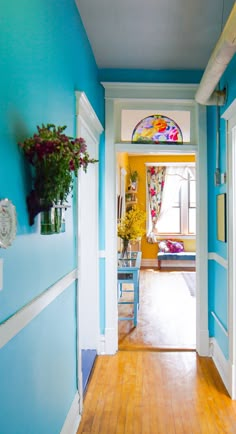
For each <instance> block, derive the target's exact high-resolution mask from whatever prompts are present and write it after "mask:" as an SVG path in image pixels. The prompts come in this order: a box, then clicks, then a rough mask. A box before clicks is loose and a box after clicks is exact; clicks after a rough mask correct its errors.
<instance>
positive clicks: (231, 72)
mask: <svg viewBox="0 0 236 434" xmlns="http://www.w3.org/2000/svg"><path fill="white" fill-rule="evenodd" d="M235 71H236V57H235V56H234V58H233V59H232V61H231V62H230V64H229V66H228V68H227V69H226V71H225V73H224V75H223V77H222V79H221V81H220V88H224V87H225V86H226V87H227V101H226V104H225V105H224V106H223V107H221V108H220V113H219V116H221V115H222V113H223V112H224V111H225V110H226V109H227V107H229V105H230V104H231V103H232V101H233V100H234V99H235V98H236V75H235ZM216 116H217V114H216V108H209V109H208V216H209V225H208V227H209V231H208V235H209V238H208V241H209V252H213V253H216V254H218V255H219V256H221V257H222V258H223V259H227V242H226V243H223V242H221V241H218V240H217V236H216V196H217V194H220V193H226V191H227V185H226V184H223V185H220V186H215V185H214V171H215V159H216V123H217V121H216V119H217V118H216ZM219 137H220V139H219V140H220V171H221V172H226V173H227V144H226V122H225V121H224V119H221V118H220V136H219ZM211 311H213V312H214V313H215V314H216V315H217V317H218V318H219V320H220V321H221V323H222V325H223V326H224V327H225V329H226V330H228V313H227V312H228V274H227V270H226V269H225V267H223V266H222V265H220V264H217V263H215V262H214V261H209V327H210V336H213V337H215V339H216V340H217V342H218V344H219V346H220V348H221V350H222V352H223V354H224V355H225V357H226V358H228V356H229V342H228V338H227V336H226V335H225V334H224V333H223V332H222V330H221V329H220V327H219V326H218V325H217V322H216V321H215V320H214V319H213V317H212V315H211Z"/></svg>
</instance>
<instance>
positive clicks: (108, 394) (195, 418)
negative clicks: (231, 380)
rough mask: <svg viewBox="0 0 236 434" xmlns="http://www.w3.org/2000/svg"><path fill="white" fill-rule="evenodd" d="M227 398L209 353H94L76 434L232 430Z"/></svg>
mask: <svg viewBox="0 0 236 434" xmlns="http://www.w3.org/2000/svg"><path fill="white" fill-rule="evenodd" d="M235 432H236V402H235V401H232V400H231V399H230V398H229V396H228V394H227V392H226V389H225V387H224V385H223V383H222V381H221V379H220V377H219V374H218V372H217V370H216V368H215V366H214V363H213V362H212V360H211V359H210V358H201V357H198V356H197V354H196V353H194V352H147V351H146V352H145V351H143V352H141V351H119V352H118V353H117V354H116V355H114V356H99V357H98V358H97V360H96V363H95V368H94V372H93V375H92V378H91V380H90V384H89V387H88V391H87V394H86V396H85V401H84V412H83V416H82V420H81V423H80V427H79V429H78V433H77V434H88V433H97V434H223V433H224V434H233V433H235Z"/></svg>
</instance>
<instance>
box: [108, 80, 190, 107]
mask: <svg viewBox="0 0 236 434" xmlns="http://www.w3.org/2000/svg"><path fill="white" fill-rule="evenodd" d="M101 84H102V86H103V87H104V88H105V98H111V99H117V98H122V99H123V98H124V99H125V100H127V99H129V98H135V99H136V101H137V100H138V99H139V98H141V99H145V100H148V99H150V100H153V99H158V100H161V101H162V102H165V101H167V100H170V99H171V100H174V101H176V102H178V103H179V102H180V100H181V101H185V102H186V103H189V101H190V100H191V101H194V98H195V93H196V90H197V88H198V85H197V84H182V83H177V84H172V83H120V82H101ZM194 104H195V101H194Z"/></svg>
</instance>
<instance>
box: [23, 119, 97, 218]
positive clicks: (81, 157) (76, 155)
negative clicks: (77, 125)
mask: <svg viewBox="0 0 236 434" xmlns="http://www.w3.org/2000/svg"><path fill="white" fill-rule="evenodd" d="M65 129H66V126H58V127H57V126H55V125H54V124H47V125H44V124H43V125H42V126H41V127H39V126H37V133H35V134H34V135H33V136H32V137H29V138H26V139H25V140H24V141H23V142H21V143H19V146H20V148H21V149H22V151H23V153H24V155H25V157H26V159H27V160H28V161H29V163H30V164H31V166H32V167H33V171H32V173H33V189H32V191H31V193H30V195H29V196H28V198H27V206H28V211H29V217H30V219H29V220H30V225H32V224H33V223H34V218H35V216H36V215H37V214H38V213H39V212H41V211H44V210H49V209H50V208H51V207H52V206H53V205H55V204H57V206H58V204H59V206H60V205H63V204H64V203H65V202H66V200H67V196H68V195H69V193H70V192H71V191H72V186H73V178H74V176H77V172H78V170H79V169H80V168H82V169H83V170H84V171H85V172H86V171H87V167H88V164H89V163H96V162H97V161H98V160H95V159H93V158H90V157H89V154H88V152H87V145H86V143H85V140H84V139H83V138H72V137H69V136H67V135H66V134H65V133H64V130H65Z"/></svg>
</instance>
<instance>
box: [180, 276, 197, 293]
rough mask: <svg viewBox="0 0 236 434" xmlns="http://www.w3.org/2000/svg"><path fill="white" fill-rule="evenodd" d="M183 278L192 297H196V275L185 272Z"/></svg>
mask: <svg viewBox="0 0 236 434" xmlns="http://www.w3.org/2000/svg"><path fill="white" fill-rule="evenodd" d="M182 276H183V278H184V280H185V282H186V284H187V287H188V290H189V292H190V295H191V296H192V297H196V273H195V271H192V272H187V271H186V272H184V273H182Z"/></svg>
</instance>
